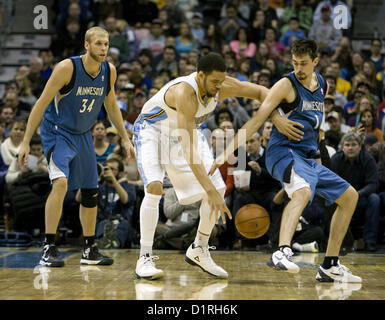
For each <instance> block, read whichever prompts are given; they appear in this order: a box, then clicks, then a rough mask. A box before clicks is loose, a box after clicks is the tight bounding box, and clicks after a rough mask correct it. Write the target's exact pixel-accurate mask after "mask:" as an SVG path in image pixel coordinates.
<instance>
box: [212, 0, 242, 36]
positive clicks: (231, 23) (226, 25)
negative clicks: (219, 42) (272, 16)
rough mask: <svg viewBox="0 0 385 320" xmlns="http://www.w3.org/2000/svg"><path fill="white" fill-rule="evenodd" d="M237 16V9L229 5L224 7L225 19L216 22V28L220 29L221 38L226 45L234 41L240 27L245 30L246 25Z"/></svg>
mask: <svg viewBox="0 0 385 320" xmlns="http://www.w3.org/2000/svg"><path fill="white" fill-rule="evenodd" d="M237 14H238V12H237V8H236V7H235V6H234V5H233V4H231V3H230V4H228V5H227V6H226V17H225V18H222V19H220V20H219V22H218V26H219V27H220V28H221V29H222V37H223V39H224V41H225V42H227V43H230V42H231V41H233V40H235V39H236V36H237V31H238V29H239V28H240V27H243V28H247V23H246V22H245V21H243V20H242V19H241V18H238V17H237Z"/></svg>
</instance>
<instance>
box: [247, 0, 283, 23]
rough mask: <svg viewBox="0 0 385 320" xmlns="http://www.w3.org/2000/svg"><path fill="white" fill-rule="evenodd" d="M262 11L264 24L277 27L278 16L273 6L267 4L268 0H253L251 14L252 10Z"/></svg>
mask: <svg viewBox="0 0 385 320" xmlns="http://www.w3.org/2000/svg"><path fill="white" fill-rule="evenodd" d="M258 10H261V11H263V13H264V15H265V19H266V26H269V27H273V28H274V29H277V27H278V16H277V12H276V11H275V9H274V8H272V7H271V6H270V4H269V0H258V1H255V4H254V8H253V9H252V13H251V16H252V17H253V16H254V14H253V11H254V12H255V11H258Z"/></svg>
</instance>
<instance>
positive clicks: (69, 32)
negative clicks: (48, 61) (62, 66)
mask: <svg viewBox="0 0 385 320" xmlns="http://www.w3.org/2000/svg"><path fill="white" fill-rule="evenodd" d="M50 49H51V50H52V52H53V54H54V56H55V58H57V59H59V60H61V59H64V58H69V57H72V56H77V55H80V54H81V52H83V49H84V33H82V31H81V30H80V24H79V21H78V20H76V19H73V18H69V19H67V21H66V29H65V30H64V31H63V32H61V33H58V34H57V35H55V36H53V38H52V42H51V45H50Z"/></svg>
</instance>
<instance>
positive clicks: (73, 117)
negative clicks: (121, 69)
mask: <svg viewBox="0 0 385 320" xmlns="http://www.w3.org/2000/svg"><path fill="white" fill-rule="evenodd" d="M71 61H72V63H73V68H74V70H73V73H72V78H71V81H70V82H69V83H68V84H67V85H65V86H64V87H63V88H62V89H61V90H60V91H59V93H58V94H57V95H56V96H55V98H54V99H53V100H52V102H51V103H50V104H49V106H48V108H47V110H46V111H45V113H44V119H46V120H48V121H49V122H51V123H53V124H54V125H56V126H58V127H60V128H61V129H63V130H66V131H68V132H70V133H72V134H82V133H85V132H87V131H89V130H90V129H91V127H92V125H93V124H94V123H95V121H96V120H97V118H98V115H99V112H100V109H101V107H102V105H103V103H104V99H105V97H106V96H107V95H108V92H109V90H110V68H109V65H108V62H107V61H105V62H103V63H102V64H101V68H100V72H99V74H98V75H97V76H96V77H92V76H91V75H90V74H88V73H87V71H86V70H85V68H84V65H83V61H82V59H81V57H80V56H77V57H71Z"/></svg>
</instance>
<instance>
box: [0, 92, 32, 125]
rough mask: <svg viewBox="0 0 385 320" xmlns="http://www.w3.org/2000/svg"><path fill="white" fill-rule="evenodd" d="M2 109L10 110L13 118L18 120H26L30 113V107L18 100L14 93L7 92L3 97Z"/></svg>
mask: <svg viewBox="0 0 385 320" xmlns="http://www.w3.org/2000/svg"><path fill="white" fill-rule="evenodd" d="M4 107H10V108H12V111H13V113H14V117H15V118H17V119H18V120H27V118H28V116H29V113H30V112H31V106H30V105H28V104H27V103H24V102H22V101H20V100H19V97H18V96H17V93H16V92H9V93H7V94H6V95H5V97H4V104H3V109H4Z"/></svg>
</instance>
